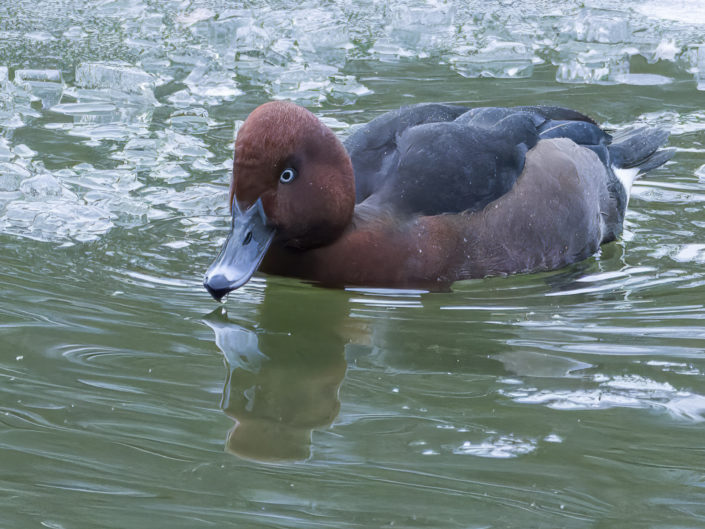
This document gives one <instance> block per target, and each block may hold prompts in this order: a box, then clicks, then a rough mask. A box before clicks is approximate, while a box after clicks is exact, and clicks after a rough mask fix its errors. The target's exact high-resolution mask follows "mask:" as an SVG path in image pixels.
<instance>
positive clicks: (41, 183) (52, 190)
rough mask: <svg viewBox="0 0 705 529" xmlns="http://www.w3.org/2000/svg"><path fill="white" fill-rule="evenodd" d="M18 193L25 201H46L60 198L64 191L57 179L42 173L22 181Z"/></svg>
mask: <svg viewBox="0 0 705 529" xmlns="http://www.w3.org/2000/svg"><path fill="white" fill-rule="evenodd" d="M20 191H22V194H23V195H24V197H25V199H26V200H47V199H52V198H59V197H61V195H62V194H64V192H65V191H66V190H65V189H64V187H63V186H62V185H61V183H60V182H59V180H58V179H57V178H55V177H54V176H52V175H51V174H49V173H42V174H39V175H37V176H33V177H32V178H27V179H26V180H24V181H23V182H22V183H21V185H20ZM74 197H75V195H74Z"/></svg>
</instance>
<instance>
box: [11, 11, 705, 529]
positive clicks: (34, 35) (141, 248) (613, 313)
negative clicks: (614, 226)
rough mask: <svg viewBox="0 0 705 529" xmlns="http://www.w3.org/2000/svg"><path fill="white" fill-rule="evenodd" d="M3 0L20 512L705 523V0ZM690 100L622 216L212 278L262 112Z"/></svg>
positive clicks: (365, 521)
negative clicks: (433, 274)
mask: <svg viewBox="0 0 705 529" xmlns="http://www.w3.org/2000/svg"><path fill="white" fill-rule="evenodd" d="M669 6H670V7H669V9H667V10H665V9H664V8H663V6H662V4H661V2H652V1H642V2H622V1H617V2H602V1H593V2H586V3H583V2H575V1H571V0H562V1H561V2H543V1H536V2H532V3H531V5H522V6H520V7H517V6H515V5H514V4H512V3H507V2H489V3H486V2H483V3H473V2H470V3H467V2H458V3H445V2H433V1H429V2H422V1H413V0H410V1H403V0H395V1H393V2H385V3H377V2H346V1H340V2H321V3H318V2H304V3H300V2H289V1H287V0H282V1H277V2H266V3H260V2H241V3H237V4H233V3H232V2H219V1H217V0H207V1H206V0H204V1H191V2H181V1H178V2H177V1H159V2H156V1H149V0H144V1H142V0H101V1H97V2H85V1H83V0H73V1H69V2H53V1H52V2H50V1H39V2H37V1H25V0H20V1H15V2H3V3H1V4H0V248H2V251H1V252H0V292H1V293H2V295H1V296H0V422H1V423H2V426H1V427H0V469H2V471H0V512H2V515H1V516H0V520H1V523H0V526H2V527H3V529H4V528H11V529H14V528H27V527H48V528H51V529H70V528H83V527H91V528H124V527H132V526H134V527H142V526H144V525H145V524H149V526H150V527H155V528H160V527H165V528H166V527H169V528H173V527H188V528H198V527H248V528H249V527H252V528H258V527H263V528H264V527H266V528H274V527H276V528H280V527H287V528H289V527H306V528H309V527H326V528H345V527H351V528H352V527H365V528H368V527H410V528H411V527H433V528H436V527H448V528H455V527H457V528H481V527H517V528H519V527H521V528H530V527H547V528H551V527H566V528H567V527H571V528H573V527H574V528H592V527H678V528H684V527H693V528H696V527H705V507H703V506H704V505H705V442H704V441H703V439H705V436H704V434H705V430H704V428H705V425H704V424H705V308H704V306H703V300H704V299H705V272H704V271H703V267H704V266H705V210H704V209H703V207H704V202H705V148H704V147H703V143H704V142H705V135H704V134H705V111H703V101H705V99H703V98H704V97H705V96H704V95H703V94H704V92H703V91H702V90H703V89H705V81H704V80H703V77H702V73H701V72H703V71H705V48H704V47H703V38H702V23H703V22H704V21H705V13H703V10H702V8H701V6H700V4H699V3H698V2H695V1H686V0H682V1H679V2H674V3H672V5H671V4H669ZM272 98H282V99H292V100H295V101H297V102H298V103H300V104H303V105H305V106H307V107H308V108H310V109H311V110H312V111H313V112H315V113H316V114H317V115H318V116H320V117H321V118H322V119H324V120H325V121H326V122H327V123H328V124H329V125H330V126H332V127H333V128H334V129H335V130H336V131H337V132H339V133H340V134H341V136H345V135H347V134H349V133H350V130H351V129H352V128H353V127H354V126H355V125H356V124H359V123H364V122H366V121H368V120H370V119H372V118H374V117H375V116H377V115H379V114H380V113H382V112H384V111H387V110H390V109H394V108H397V107H399V106H400V105H403V104H411V103H416V102H422V101H444V102H458V103H464V104H467V105H524V104H531V105H533V104H557V105H565V106H570V107H573V108H576V109H579V110H581V111H583V112H585V113H587V114H589V115H591V116H593V117H594V118H595V119H597V120H598V121H600V122H602V123H605V124H606V125H607V126H608V127H609V128H611V129H614V130H619V129H621V128H623V127H626V126H629V125H630V124H632V123H635V122H638V123H647V124H653V125H658V126H664V127H669V128H670V130H671V132H672V136H671V140H670V143H671V145H673V146H675V147H676V148H677V149H678V152H677V154H676V156H675V157H674V159H673V161H672V162H671V163H669V164H668V165H666V166H664V167H662V168H660V169H658V170H657V171H654V172H652V173H650V174H649V176H648V178H646V179H644V180H641V181H639V182H638V183H637V185H636V187H635V189H634V193H633V196H632V200H631V203H630V209H629V212H628V214H627V218H626V226H625V233H624V236H623V238H622V239H621V240H620V241H618V242H615V243H612V244H609V245H606V246H604V247H603V248H602V250H601V252H600V253H599V255H596V256H594V257H592V258H591V259H588V260H587V261H584V262H582V263H578V264H576V265H573V266H571V267H568V268H566V269H563V270H558V271H554V272H549V273H542V274H535V275H524V276H515V277H510V278H494V279H487V280H482V281H466V282H460V283H457V284H456V285H455V286H454V287H453V290H452V291H451V292H447V293H434V294H429V293H425V292H417V291H397V290H365V289H355V290H347V291H345V290H328V289H322V288H318V287H316V286H315V285H310V284H306V283H302V282H299V281H296V280H291V279H283V278H277V277H265V276H260V277H256V278H255V279H254V280H253V281H252V282H250V283H249V284H248V285H246V286H245V287H244V288H242V289H241V290H239V291H237V292H236V293H233V294H232V295H231V296H230V299H229V300H228V302H227V304H226V305H224V306H220V305H218V304H215V303H214V302H213V301H212V300H211V299H210V298H209V296H208V294H207V293H206V292H205V291H204V290H203V289H202V287H201V286H200V282H201V278H202V274H203V272H204V270H205V269H206V267H207V265H208V264H209V262H210V260H211V259H212V257H213V256H214V255H215V253H216V251H217V248H218V246H219V244H220V243H221V242H222V240H223V239H224V237H225V234H226V230H227V225H228V218H227V183H228V179H229V167H230V165H231V157H232V141H233V137H234V133H235V131H236V129H237V126H238V124H239V122H240V121H241V120H243V119H244V118H245V117H246V115H247V114H248V113H249V111H251V110H252V108H254V107H255V106H256V105H257V104H260V103H262V102H264V101H267V100H269V99H272Z"/></svg>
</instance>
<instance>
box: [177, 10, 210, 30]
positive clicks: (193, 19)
mask: <svg viewBox="0 0 705 529" xmlns="http://www.w3.org/2000/svg"><path fill="white" fill-rule="evenodd" d="M214 16H215V13H213V11H211V10H210V9H208V8H206V7H199V8H196V9H194V10H193V11H191V12H190V13H182V14H181V15H179V16H177V17H176V22H178V23H179V24H183V25H184V26H192V25H193V24H195V23H197V22H201V21H202V20H208V19H209V18H213V17H214Z"/></svg>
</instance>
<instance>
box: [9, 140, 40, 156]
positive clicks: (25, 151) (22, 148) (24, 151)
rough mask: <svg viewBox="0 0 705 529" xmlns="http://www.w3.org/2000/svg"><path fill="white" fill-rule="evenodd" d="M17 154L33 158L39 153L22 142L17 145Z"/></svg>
mask: <svg viewBox="0 0 705 529" xmlns="http://www.w3.org/2000/svg"><path fill="white" fill-rule="evenodd" d="M14 151H15V154H16V155H17V156H19V157H20V158H32V157H33V156H35V155H36V154H37V151H33V150H32V149H30V148H29V147H27V146H26V145H25V144H24V143H21V144H19V145H17V146H15V149H14Z"/></svg>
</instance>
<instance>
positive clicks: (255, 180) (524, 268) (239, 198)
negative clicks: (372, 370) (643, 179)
mask: <svg viewBox="0 0 705 529" xmlns="http://www.w3.org/2000/svg"><path fill="white" fill-rule="evenodd" d="M667 139H668V131H666V130H663V129H659V128H654V127H647V126H641V127H632V128H631V129H629V130H626V131H622V132H620V133H617V134H614V135H612V134H610V133H608V132H607V131H606V130H603V129H602V128H600V126H599V125H598V124H597V123H596V121H594V120H593V119H592V118H590V117H588V116H587V115H584V114H582V113H580V112H578V111H575V110H571V109H567V108H562V107H557V106H515V107H507V108H502V107H473V108H470V107H466V106H463V105H456V104H448V103H422V104H416V105H411V106H405V107H401V108H398V109H395V110H392V111H389V112H386V113H384V114H382V115H380V116H378V117H376V118H375V119H373V120H372V121H370V122H369V123H367V124H366V125H362V126H359V127H358V128H356V130H355V131H354V132H353V133H352V134H350V135H349V136H348V137H347V139H346V140H345V141H344V142H343V141H341V140H340V139H339V138H338V137H337V136H336V134H335V133H334V132H333V131H332V130H331V129H330V128H329V127H327V126H326V125H325V124H323V123H322V122H321V120H320V119H318V118H317V117H316V116H315V115H314V114H313V113H312V112H310V111H309V110H307V109H305V108H303V107H301V106H299V105H296V104H295V103H292V102H286V101H271V102H267V103H264V104H262V105H260V106H258V107H257V108H255V109H254V110H253V111H252V112H251V113H250V114H249V116H248V117H247V118H246V120H245V121H244V123H243V124H242V125H241V127H240V129H239V130H238V133H237V138H236V141H235V149H234V162H233V173H232V179H231V182H230V206H231V213H232V220H231V226H230V232H229V234H228V236H227V238H226V240H225V243H224V244H223V247H222V249H221V251H220V252H219V254H218V255H217V257H216V258H215V260H214V261H213V262H212V264H211V265H210V267H209V268H208V270H207V272H206V274H205V278H204V281H203V284H204V286H205V288H206V290H207V291H208V292H209V293H210V294H211V295H212V296H213V298H215V299H216V300H221V299H222V298H223V297H225V296H226V294H228V293H229V292H231V291H232V290H235V289H237V288H239V287H241V286H243V285H244V284H245V283H247V282H248V281H249V280H250V278H251V277H252V276H253V274H254V273H255V272H256V271H258V270H259V271H261V272H264V273H266V274H276V275H282V276H289V277H297V278H300V279H303V280H307V281H311V282H315V283H317V284H321V285H323V286H330V287H354V286H357V287H384V288H419V289H426V290H447V289H448V288H449V286H450V285H452V284H453V283H454V282H456V281H459V280H464V279H479V278H484V277H488V276H497V275H503V276H504V275H510V274H518V273H535V272H539V271H548V270H554V269H559V268H562V267H565V266H567V265H569V264H572V263H575V262H578V261H580V260H583V259H586V258H588V257H590V256H591V255H593V254H595V253H596V252H597V251H598V250H599V248H600V246H601V245H602V244H605V243H608V242H610V241H614V240H615V239H616V238H618V237H619V236H620V234H621V232H622V225H623V221H624V215H625V210H626V208H627V204H628V202H629V192H630V189H631V186H632V183H633V182H634V180H635V179H636V178H637V177H638V176H639V175H641V174H644V173H646V172H648V171H650V170H652V169H655V168H656V167H659V166H661V165H663V164H664V163H666V162H667V161H668V160H669V159H670V158H671V157H672V156H673V154H674V149H668V148H663V146H664V144H665V143H666V141H667Z"/></svg>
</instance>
